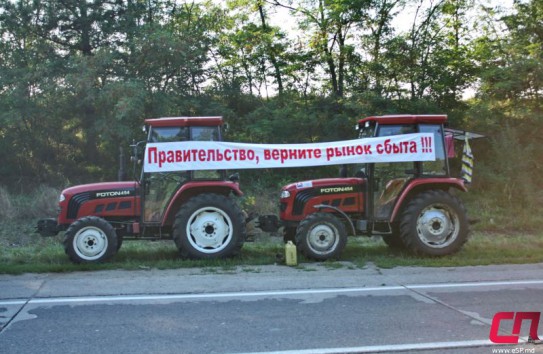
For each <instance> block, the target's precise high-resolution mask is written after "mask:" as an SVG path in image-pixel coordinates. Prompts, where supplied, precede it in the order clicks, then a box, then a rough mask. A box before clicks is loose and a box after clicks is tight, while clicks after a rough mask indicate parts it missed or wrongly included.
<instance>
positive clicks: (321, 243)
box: [307, 224, 339, 254]
mask: <svg viewBox="0 0 543 354" xmlns="http://www.w3.org/2000/svg"><path fill="white" fill-rule="evenodd" d="M337 234H338V231H337V229H336V228H335V227H334V226H332V225H329V224H319V225H316V226H315V227H313V228H312V229H311V231H310V232H309V235H308V237H307V239H308V243H309V247H311V249H312V250H313V252H315V253H317V254H327V253H330V251H333V250H334V249H335V248H336V246H337V244H338V242H339V237H338V236H337Z"/></svg>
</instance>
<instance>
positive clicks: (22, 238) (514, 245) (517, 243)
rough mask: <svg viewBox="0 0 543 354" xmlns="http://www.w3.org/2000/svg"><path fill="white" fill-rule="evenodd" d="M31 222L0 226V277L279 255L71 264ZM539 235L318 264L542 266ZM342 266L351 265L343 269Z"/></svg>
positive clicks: (304, 264) (264, 249) (158, 248)
mask: <svg viewBox="0 0 543 354" xmlns="http://www.w3.org/2000/svg"><path fill="white" fill-rule="evenodd" d="M33 225H34V224H33V223H21V222H17V221H13V220H12V221H4V222H2V224H1V225H0V226H1V228H0V273H4V274H21V273H43V272H73V271H93V270H108V269H125V270H145V269H176V268H198V270H199V271H200V270H202V271H204V272H209V273H218V274H228V273H233V272H236V271H237V270H238V269H241V271H244V272H260V269H259V268H258V266H262V265H271V264H276V263H277V255H278V254H280V255H282V254H283V253H284V249H283V246H282V245H281V244H280V243H278V242H265V241H264V242H263V241H260V242H254V243H246V244H245V245H244V248H243V250H242V252H241V254H240V255H239V256H237V257H234V258H230V259H213V260H189V259H181V258H180V257H179V255H178V252H177V249H176V248H175V245H174V243H173V241H171V240H164V241H126V242H124V243H123V246H122V248H121V250H120V252H119V253H118V254H117V255H116V256H115V257H114V258H113V259H112V260H111V261H109V262H106V263H102V264H79V265H78V264H72V263H71V262H70V261H69V260H68V257H67V256H66V255H65V254H64V249H63V247H62V243H61V241H62V237H61V236H60V235H59V236H57V237H52V238H42V237H41V236H39V235H37V234H34V233H33V231H34V226H33ZM542 236H543V235H541V234H540V233H539V234H535V233H521V232H518V233H515V234H510V233H506V232H499V233H497V232H481V231H476V232H474V234H473V235H472V237H471V239H470V240H469V241H468V243H467V244H466V246H465V247H464V248H463V249H462V250H461V251H460V252H458V253H457V254H455V255H451V256H445V257H439V258H434V257H417V256H413V255H411V254H410V253H408V252H402V251H394V250H391V249H389V248H388V247H386V246H385V244H384V243H383V242H382V241H381V240H380V238H378V237H376V238H366V237H350V238H349V242H348V244H347V248H346V249H345V251H344V252H343V254H342V256H341V258H340V259H339V260H338V261H340V262H336V261H328V262H323V263H322V265H323V266H324V267H325V268H326V269H330V270H333V269H339V268H345V267H347V268H349V269H353V268H354V267H359V268H363V267H365V266H366V265H367V263H368V262H372V263H374V264H375V265H376V266H378V267H380V268H393V267H398V266H424V267H448V266H473V265H489V264H522V263H539V262H543V253H542V252H538V251H537V250H540V249H543V237H542ZM299 262H300V263H301V265H299V266H298V268H297V269H301V270H305V271H311V270H313V269H312V267H311V266H310V263H314V262H312V261H310V260H307V259H305V258H304V257H303V256H301V255H299ZM344 262H351V264H352V265H349V264H348V263H347V265H346V264H345V263H344Z"/></svg>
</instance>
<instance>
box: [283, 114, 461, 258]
mask: <svg viewBox="0 0 543 354" xmlns="http://www.w3.org/2000/svg"><path fill="white" fill-rule="evenodd" d="M446 120H447V116H446V115H390V116H372V117H367V118H364V119H361V120H359V121H358V125H357V128H358V137H359V138H360V139H365V138H372V137H387V136H395V135H402V134H412V133H431V134H432V135H431V136H432V138H431V139H433V143H432V144H428V148H433V149H435V160H434V161H410V162H387V163H365V164H352V165H345V166H342V167H341V169H340V177H339V178H327V179H318V180H312V181H304V182H298V183H292V184H290V185H287V186H285V187H283V190H282V194H281V201H280V218H281V220H282V222H283V225H284V238H285V240H293V241H295V242H296V243H297V244H298V245H299V247H300V248H301V250H302V252H303V253H304V254H306V255H307V256H308V257H310V258H314V259H318V260H324V259H328V258H331V257H337V256H338V255H339V253H340V252H341V249H342V248H343V246H344V245H345V243H346V238H345V236H344V234H347V233H349V234H352V235H357V234H363V235H367V236H371V235H381V236H382V237H383V239H384V240H385V242H386V243H387V244H389V245H393V246H395V247H396V246H397V247H407V248H409V249H411V250H412V251H414V252H415V253H422V254H431V255H442V254H449V253H452V252H455V251H456V250H458V249H459V247H460V246H461V245H462V244H463V243H464V242H465V240H466V238H467V224H466V222H465V220H466V216H465V211H464V208H463V206H462V205H461V202H460V200H459V199H458V198H456V197H455V196H453V195H452V194H450V193H449V190H450V189H458V190H461V191H465V190H466V188H465V186H464V182H463V181H462V180H461V179H458V178H452V177H451V176H450V171H449V163H448V154H447V151H449V150H450V148H451V146H450V145H451V144H452V139H449V138H447V134H446V132H445V127H444V125H445V122H446ZM434 200H435V202H434ZM412 205H413V206H412ZM410 206H411V207H410ZM409 220H415V221H413V222H414V223H415V224H413V222H412V221H409Z"/></svg>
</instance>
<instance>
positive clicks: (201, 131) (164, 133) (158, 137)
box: [149, 127, 220, 143]
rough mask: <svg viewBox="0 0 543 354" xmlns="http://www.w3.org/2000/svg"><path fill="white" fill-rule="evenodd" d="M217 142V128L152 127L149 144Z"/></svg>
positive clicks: (218, 133) (218, 130)
mask: <svg viewBox="0 0 543 354" xmlns="http://www.w3.org/2000/svg"><path fill="white" fill-rule="evenodd" d="M189 140H192V141H219V140H220V128H219V127H152V128H151V131H150V133H149V142H150V143H169V142H175V141H189Z"/></svg>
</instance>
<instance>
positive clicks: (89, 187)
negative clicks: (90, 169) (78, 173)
mask: <svg viewBox="0 0 543 354" xmlns="http://www.w3.org/2000/svg"><path fill="white" fill-rule="evenodd" d="M137 186H138V183H137V182H135V181H123V182H102V183H91V184H81V185H79V186H73V187H70V188H67V189H65V190H63V191H62V194H65V195H74V194H79V193H83V192H94V191H109V190H124V189H135V188H137Z"/></svg>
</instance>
